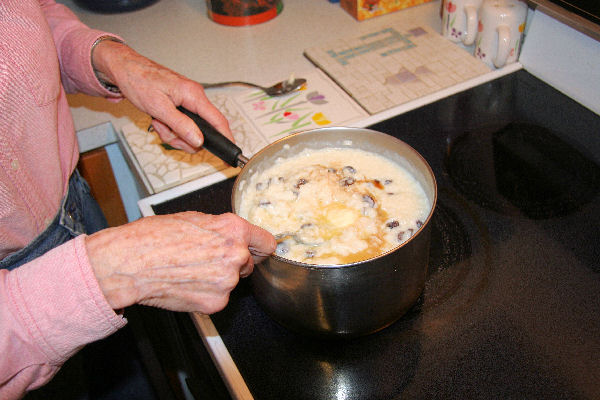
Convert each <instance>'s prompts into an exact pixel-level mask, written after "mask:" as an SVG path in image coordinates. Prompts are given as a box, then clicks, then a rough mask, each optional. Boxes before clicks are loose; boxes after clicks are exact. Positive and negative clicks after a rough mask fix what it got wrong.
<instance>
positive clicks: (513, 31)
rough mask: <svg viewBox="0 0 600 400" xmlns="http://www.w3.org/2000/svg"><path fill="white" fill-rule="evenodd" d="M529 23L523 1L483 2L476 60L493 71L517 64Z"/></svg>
mask: <svg viewBox="0 0 600 400" xmlns="http://www.w3.org/2000/svg"><path fill="white" fill-rule="evenodd" d="M526 20H527V4H526V3H525V2H524V1H521V0H484V2H483V4H482V5H481V8H480V9H479V24H478V28H477V37H476V39H475V52H474V55H475V57H477V58H479V59H480V60H482V61H483V62H485V63H486V64H487V65H489V66H490V67H491V68H502V67H503V66H505V65H506V64H510V63H513V62H515V61H517V58H518V56H519V50H520V48H521V44H522V41H523V31H524V30H525V22H526Z"/></svg>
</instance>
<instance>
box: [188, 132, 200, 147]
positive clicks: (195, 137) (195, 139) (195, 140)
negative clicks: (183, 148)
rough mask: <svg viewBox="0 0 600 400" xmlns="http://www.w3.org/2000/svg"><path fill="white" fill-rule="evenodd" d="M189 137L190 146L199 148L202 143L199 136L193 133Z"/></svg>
mask: <svg viewBox="0 0 600 400" xmlns="http://www.w3.org/2000/svg"><path fill="white" fill-rule="evenodd" d="M189 136H190V137H191V138H192V143H191V144H192V146H194V147H200V146H202V144H203V143H204V142H203V140H202V139H201V138H200V136H198V135H196V134H195V133H191V134H190V135H189Z"/></svg>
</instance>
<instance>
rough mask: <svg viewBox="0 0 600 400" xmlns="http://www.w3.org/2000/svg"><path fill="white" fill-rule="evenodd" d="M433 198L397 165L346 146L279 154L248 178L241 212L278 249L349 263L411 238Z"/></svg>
mask: <svg viewBox="0 0 600 400" xmlns="http://www.w3.org/2000/svg"><path fill="white" fill-rule="evenodd" d="M430 210H431V204H430V202H429V200H428V199H427V196H426V195H425V192H424V191H423V188H422V187H421V185H420V184H419V182H418V181H417V180H416V179H415V178H414V177H413V176H412V175H411V174H410V173H409V172H408V171H406V170H405V169H404V168H402V167H401V166H400V165H398V164H396V163H394V162H392V161H391V160H389V159H387V158H385V157H382V156H379V155H377V154H375V153H371V152H367V151H364V150H358V149H349V148H339V149H338V148H329V149H323V150H304V151H303V152H302V153H300V154H298V155H296V156H294V157H290V158H286V159H278V160H277V162H276V163H274V165H273V166H272V167H270V168H268V169H266V170H265V171H263V172H262V173H256V174H254V175H252V176H251V177H250V179H249V181H248V182H247V183H246V185H245V186H244V194H243V198H242V201H241V204H240V210H239V214H240V215H241V216H242V217H243V218H246V219H247V220H248V221H250V222H252V223H253V224H256V225H258V226H261V227H263V228H264V229H266V230H268V231H269V232H271V233H272V234H273V235H274V236H275V238H276V239H277V241H278V246H277V250H276V253H277V254H278V255H279V256H281V257H284V258H288V259H291V260H295V261H300V262H304V263H308V264H327V265H331V264H347V263H352V262H356V261H361V260H366V259H369V258H372V257H375V256H377V255H379V254H382V253H383V252H386V251H388V250H390V249H392V248H394V247H396V246H398V245H399V244H400V243H402V242H404V241H406V240H407V239H409V238H410V237H411V236H412V235H413V234H414V233H415V232H416V231H417V230H418V229H419V228H420V227H421V226H422V225H423V222H424V221H425V220H426V218H427V216H428V215H429V212H430Z"/></svg>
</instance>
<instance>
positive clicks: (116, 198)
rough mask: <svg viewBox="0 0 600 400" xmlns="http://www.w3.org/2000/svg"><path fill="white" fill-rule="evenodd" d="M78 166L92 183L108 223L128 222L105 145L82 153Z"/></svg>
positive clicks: (112, 224)
mask: <svg viewBox="0 0 600 400" xmlns="http://www.w3.org/2000/svg"><path fill="white" fill-rule="evenodd" d="M77 168H78V169H79V173H81V176H83V178H84V179H85V180H86V181H87V182H88V183H89V184H90V188H91V190H92V195H93V196H94V198H95V199H96V201H97V202H98V204H100V208H101V209H102V212H103V213H104V215H105V216H106V220H107V221H108V225H109V226H119V225H123V224H125V223H127V222H128V221H127V214H126V213H125V207H124V206H123V201H122V200H121V194H120V193H119V187H118V186H117V181H116V180H115V176H114V175H113V170H112V167H111V164H110V160H109V158H108V154H107V153H106V150H105V149H104V147H101V148H99V149H94V150H90V151H88V152H85V153H83V154H81V156H80V158H79V164H78V165H77Z"/></svg>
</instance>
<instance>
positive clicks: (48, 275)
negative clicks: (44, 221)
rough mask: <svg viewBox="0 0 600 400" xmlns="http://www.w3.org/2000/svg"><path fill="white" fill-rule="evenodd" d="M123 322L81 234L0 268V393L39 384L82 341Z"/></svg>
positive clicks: (7, 395)
mask: <svg viewBox="0 0 600 400" xmlns="http://www.w3.org/2000/svg"><path fill="white" fill-rule="evenodd" d="M126 322H127V321H126V320H125V319H124V318H123V317H120V316H119V315H117V314H116V313H115V312H114V311H113V310H112V308H111V307H110V305H109V304H108V303H107V301H106V299H105V298H104V296H103V294H102V291H101V290H100V286H99V285H98V282H97V280H96V278H95V276H94V273H93V271H92V267H91V265H90V263H89V260H88V256H87V253H86V249H85V235H82V236H78V237H77V238H75V239H73V240H71V241H69V242H67V243H65V244H63V245H62V246H59V247H57V248H55V249H53V250H51V251H49V252H48V253H46V254H45V255H43V256H42V257H39V258H37V259H35V260H33V261H32V262H30V263H28V264H25V265H22V266H21V267H19V268H16V269H15V270H12V271H8V270H0V354H2V356H1V357H0V398H1V399H12V398H19V397H21V396H23V395H24V394H25V392H26V391H28V390H33V389H36V388H38V387H40V386H42V385H43V384H45V383H46V382H48V381H49V380H50V379H51V378H52V377H53V376H54V374H56V372H58V369H59V368H60V366H61V365H62V364H63V363H64V362H65V361H66V360H67V359H68V358H69V357H71V356H72V355H73V354H75V353H76V352H77V351H78V350H79V349H80V348H81V347H83V346H84V345H85V344H87V343H91V342H93V341H96V340H99V339H102V338H104V337H107V336H109V335H111V334H112V333H114V332H116V331H117V330H118V329H120V328H122V327H123V326H125V324H126Z"/></svg>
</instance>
